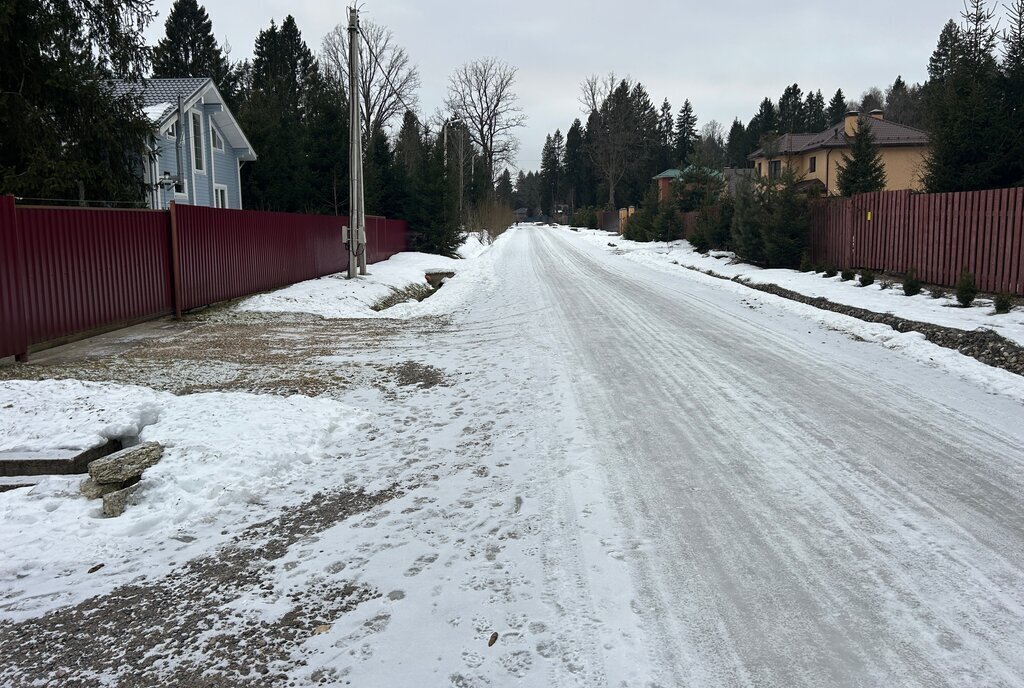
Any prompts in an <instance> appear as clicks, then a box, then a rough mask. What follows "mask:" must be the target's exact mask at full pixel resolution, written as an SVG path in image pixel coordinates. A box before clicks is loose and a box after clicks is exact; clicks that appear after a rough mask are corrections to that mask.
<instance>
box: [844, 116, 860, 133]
mask: <svg viewBox="0 0 1024 688" xmlns="http://www.w3.org/2000/svg"><path fill="white" fill-rule="evenodd" d="M859 120H860V113H859V112H857V111H856V110H850V111H849V112H847V113H846V117H845V119H844V120H843V125H844V130H845V133H846V135H847V136H850V137H853V136H856V135H857V130H858V129H860V122H859Z"/></svg>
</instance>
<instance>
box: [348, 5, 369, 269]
mask: <svg viewBox="0 0 1024 688" xmlns="http://www.w3.org/2000/svg"><path fill="white" fill-rule="evenodd" d="M358 84H359V10H358V9H356V8H355V7H350V8H348V107H349V135H348V141H349V206H348V207H349V226H348V227H347V228H346V230H347V231H346V232H345V235H346V238H347V239H348V242H347V243H348V278H349V279H352V278H353V277H355V276H356V272H357V270H358V272H359V274H361V275H365V274H366V209H365V207H364V204H363V128H362V125H361V122H360V120H359V115H360V113H359V86H358Z"/></svg>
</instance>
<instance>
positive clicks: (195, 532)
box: [0, 380, 365, 616]
mask: <svg viewBox="0 0 1024 688" xmlns="http://www.w3.org/2000/svg"><path fill="white" fill-rule="evenodd" d="M363 421H365V417H364V414H362V413H359V412H356V411H354V410H353V409H351V408H349V407H347V406H345V405H343V404H339V403H338V402H335V401H331V400H327V399H311V398H308V397H303V396H293V397H288V398H284V397H275V396H257V395H252V394H242V393H209V394H194V395H188V396H182V397H178V396H174V395H172V394H169V393H164V392H156V391H154V390H150V389H146V388H143V387H128V386H121V385H114V384H97V383H88V382H79V381H77V380H61V381H57V380H48V381H43V382H31V381H12V382H0V447H5V448H14V447H16V448H18V449H23V450H30V451H44V450H47V449H51V448H54V447H57V446H79V447H81V446H91V445H93V444H98V443H100V442H102V441H104V440H105V439H106V438H107V437H123V436H126V435H128V436H136V435H137V436H138V439H139V440H140V441H155V442H160V443H161V444H163V445H164V447H165V452H164V458H163V460H162V461H161V462H160V463H159V464H157V465H156V466H154V467H152V468H150V469H148V470H147V471H146V473H145V476H144V479H143V482H142V487H141V488H140V490H139V491H138V492H137V493H136V495H135V496H134V497H133V501H135V502H137V503H135V504H133V505H132V506H130V507H129V508H128V510H127V511H126V512H125V513H124V515H122V516H121V517H119V518H116V519H106V518H103V517H102V515H101V502H100V501H98V500H95V501H90V500H86V499H85V498H84V497H82V496H81V495H80V494H79V492H78V489H79V486H80V484H81V482H82V481H83V480H84V476H56V477H47V478H44V479H43V480H42V482H40V483H39V484H38V485H37V486H35V487H32V488H24V489H19V490H13V491H10V492H4V493H0V542H3V543H4V551H5V556H4V559H3V560H2V561H0V614H3V615H12V614H13V615H15V616H16V615H17V613H18V612H19V611H21V612H29V611H30V610H33V609H35V610H38V609H40V608H47V607H50V606H51V605H55V604H64V603H68V602H71V601H74V600H77V599H80V598H82V597H83V596H87V595H91V594H96V593H98V592H100V591H101V590H102V589H111V588H113V587H114V586H116V585H118V584H122V583H125V582H128V581H129V580H132V579H134V578H136V577H138V576H140V575H145V576H153V575H159V574H161V573H163V572H165V571H166V570H168V569H169V568H170V567H171V566H173V565H174V564H175V563H180V562H181V561H184V560H185V559H187V558H190V557H191V556H195V554H196V553H197V552H199V551H208V550H209V549H211V548H212V547H213V546H215V545H216V544H218V543H220V542H223V541H225V540H226V539H227V537H226V535H224V533H232V534H236V533H237V532H238V531H239V530H240V528H241V527H244V525H245V524H247V523H251V522H254V521H257V520H261V519H262V518H266V517H267V514H268V513H272V512H273V511H276V509H277V508H279V507H280V506H281V505H284V504H290V503H295V502H298V501H300V500H301V499H303V498H304V497H305V496H308V495H309V494H310V492H311V485H312V486H315V488H319V487H320V486H323V485H329V484H331V482H330V481H331V479H332V477H333V479H334V480H335V481H336V480H337V474H338V472H339V468H340V464H339V463H338V462H337V461H336V460H334V459H333V457H336V456H339V455H340V454H341V452H342V451H343V450H344V443H345V442H346V439H347V435H348V434H349V433H350V432H351V431H352V430H353V428H355V426H356V425H357V424H359V423H361V422H363ZM193 541H194V542H195V544H194V545H191V544H190V543H191V542H193ZM140 562H145V566H144V567H142V568H140ZM98 563H103V564H105V566H104V568H103V569H102V571H101V572H99V573H96V574H94V575H91V576H90V575H88V574H87V573H86V571H87V569H89V568H90V567H91V566H92V565H94V564H98Z"/></svg>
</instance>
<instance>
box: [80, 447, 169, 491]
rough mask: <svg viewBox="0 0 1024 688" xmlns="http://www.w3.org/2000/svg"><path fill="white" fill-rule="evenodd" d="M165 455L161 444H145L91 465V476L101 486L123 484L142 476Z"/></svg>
mask: <svg viewBox="0 0 1024 688" xmlns="http://www.w3.org/2000/svg"><path fill="white" fill-rule="evenodd" d="M163 455H164V448H163V446H162V445H161V444H160V443H159V442H144V443H142V444H137V445H135V446H134V447H128V448H127V449H122V450H121V451H119V452H115V453H113V454H111V455H110V456H106V457H104V458H102V459H96V460H95V461H93V462H92V463H90V464H89V475H90V476H91V477H92V479H93V480H95V481H96V482H97V483H99V484H101V485H109V484H112V483H123V482H126V481H128V480H131V479H133V478H138V477H139V476H140V475H142V471H144V470H146V469H147V468H149V467H150V466H152V465H154V464H155V463H156V462H157V461H159V460H160V458H161V457H162V456H163Z"/></svg>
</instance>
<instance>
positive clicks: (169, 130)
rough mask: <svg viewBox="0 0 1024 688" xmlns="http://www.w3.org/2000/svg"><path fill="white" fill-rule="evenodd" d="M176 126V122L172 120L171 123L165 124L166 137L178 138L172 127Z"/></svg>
mask: <svg viewBox="0 0 1024 688" xmlns="http://www.w3.org/2000/svg"><path fill="white" fill-rule="evenodd" d="M176 126H178V123H177V122H172V123H171V124H169V125H168V126H167V132H166V134H167V138H169V139H176V138H178V135H177V134H176V133H175V130H174V128H175V127H176Z"/></svg>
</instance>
